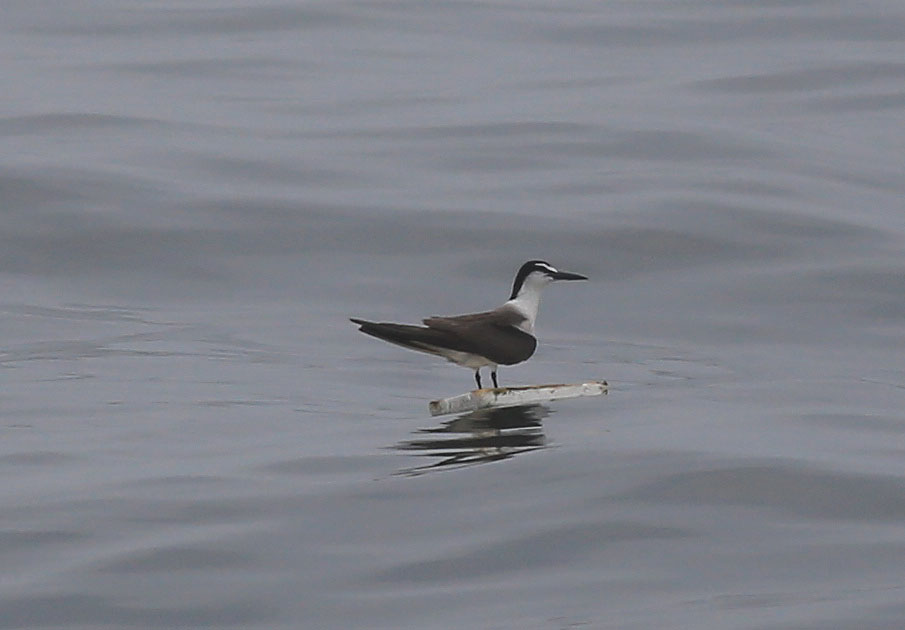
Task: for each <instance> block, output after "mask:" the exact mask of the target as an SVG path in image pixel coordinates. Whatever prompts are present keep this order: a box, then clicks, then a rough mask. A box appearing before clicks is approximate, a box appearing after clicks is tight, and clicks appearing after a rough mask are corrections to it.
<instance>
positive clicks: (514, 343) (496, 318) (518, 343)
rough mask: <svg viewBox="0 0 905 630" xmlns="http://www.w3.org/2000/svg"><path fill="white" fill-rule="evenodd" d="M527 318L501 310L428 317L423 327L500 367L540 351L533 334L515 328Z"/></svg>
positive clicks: (510, 309)
mask: <svg viewBox="0 0 905 630" xmlns="http://www.w3.org/2000/svg"><path fill="white" fill-rule="evenodd" d="M523 321H525V316H524V315H522V314H521V313H519V312H518V311H516V310H515V309H512V308H506V307H503V308H498V309H496V310H493V311H487V312H486V313H474V314H472V315H458V316H454V317H428V318H427V319H425V320H424V325H425V326H427V327H428V328H429V329H430V330H434V331H438V332H443V333H446V334H450V335H453V336H455V338H456V339H457V340H458V343H457V344H456V345H458V346H459V347H460V348H462V349H465V351H466V352H470V353H472V354H477V355H480V356H482V357H487V358H488V359H490V360H491V361H493V362H494V363H498V364H500V365H512V364H514V363H521V362H522V361H525V360H527V359H528V358H529V357H530V356H531V355H532V354H534V350H535V348H537V340H536V339H535V338H534V336H533V335H529V334H528V333H526V332H525V331H523V330H521V329H519V328H516V326H517V325H518V324H520V323H522V322H523Z"/></svg>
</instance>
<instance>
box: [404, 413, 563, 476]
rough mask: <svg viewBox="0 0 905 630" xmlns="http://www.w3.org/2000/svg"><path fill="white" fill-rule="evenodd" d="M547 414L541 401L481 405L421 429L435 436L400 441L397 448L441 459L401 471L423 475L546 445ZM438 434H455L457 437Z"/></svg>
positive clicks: (497, 458)
mask: <svg viewBox="0 0 905 630" xmlns="http://www.w3.org/2000/svg"><path fill="white" fill-rule="evenodd" d="M548 415H550V408H549V407H547V406H545V405H539V404H532V405H519V406H516V407H497V408H492V409H478V410H477V411H471V412H469V413H466V414H462V415H461V416H458V417H457V418H455V419H453V420H449V421H447V422H444V423H443V424H441V425H440V426H439V427H434V428H430V429H419V431H418V433H428V434H431V436H432V437H431V438H429V439H422V440H409V441H405V442H400V443H399V444H397V445H396V447H395V448H397V449H399V450H400V451H416V452H417V453H418V455H423V456H427V457H431V458H440V459H439V460H438V461H434V462H433V463H431V464H425V465H423V466H415V467H413V468H406V469H403V470H401V471H399V473H398V474H400V475H420V474H423V473H426V472H430V471H432V470H449V469H450V468H461V467H464V466H472V465H475V464H483V463H487V462H495V461H499V460H502V459H509V458H510V457H514V456H515V455H519V454H521V453H527V452H529V451H535V450H537V449H540V448H543V447H544V446H545V445H546V442H547V438H546V436H545V435H544V430H543V425H542V424H541V420H542V419H543V418H546V417H547V416H548ZM438 434H455V437H446V436H442V437H441V436H440V435H438ZM434 436H436V437H434Z"/></svg>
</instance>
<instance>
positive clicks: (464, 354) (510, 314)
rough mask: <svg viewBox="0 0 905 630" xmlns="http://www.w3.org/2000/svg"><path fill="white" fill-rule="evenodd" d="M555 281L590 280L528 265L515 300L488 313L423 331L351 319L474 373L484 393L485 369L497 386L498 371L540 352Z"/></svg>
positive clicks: (444, 320)
mask: <svg viewBox="0 0 905 630" xmlns="http://www.w3.org/2000/svg"><path fill="white" fill-rule="evenodd" d="M554 280H587V277H586V276H583V275H581V274H578V273H571V272H568V271H559V270H558V269H556V268H555V267H554V266H553V265H551V264H550V263H548V262H545V261H543V260H529V261H528V262H526V263H525V264H524V265H522V266H521V268H520V269H519V270H518V273H517V274H516V275H515V282H513V283H512V295H510V296H509V300H508V301H506V303H504V304H503V305H502V306H500V307H498V308H495V309H493V310H492V311H486V312H484V313H472V314H469V315H454V316H452V317H428V318H427V319H425V320H423V323H424V326H411V325H408V324H391V323H388V322H369V321H366V320H363V319H356V318H354V317H353V318H352V321H353V322H354V323H356V324H358V325H359V330H360V331H361V332H363V333H365V334H368V335H371V336H373V337H377V338H378V339H383V340H384V341H389V342H390V343H394V344H396V345H399V346H402V347H403V348H409V349H410V350H417V351H419V352H426V353H428V354H434V355H437V356H440V357H443V358H445V359H446V360H448V361H451V362H453V363H455V364H457V365H461V366H464V367H467V368H470V369H472V370H474V371H475V373H474V378H475V382H477V384H478V389H480V388H481V368H482V367H489V368H490V377H491V378H492V379H493V386H494V387H499V383H497V375H496V373H497V366H499V365H514V364H516V363H521V362H522V361H526V360H527V359H528V358H529V357H530V356H531V355H532V354H534V349H535V348H536V347H537V339H536V338H535V337H534V320H535V319H536V318H537V308H538V306H539V304H540V292H541V289H543V288H544V287H545V286H547V285H548V284H549V283H550V282H552V281H554Z"/></svg>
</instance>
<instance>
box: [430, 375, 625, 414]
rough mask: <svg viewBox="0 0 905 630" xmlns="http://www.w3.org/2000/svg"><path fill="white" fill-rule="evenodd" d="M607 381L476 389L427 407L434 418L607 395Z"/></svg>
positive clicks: (443, 399)
mask: <svg viewBox="0 0 905 630" xmlns="http://www.w3.org/2000/svg"><path fill="white" fill-rule="evenodd" d="M607 390H608V385H607V382H606V381H588V382H586V383H576V384H574V385H531V386H528V387H499V388H484V389H476V390H473V391H470V392H468V393H467V394H460V395H458V396H453V397H451V398H441V399H440V400H432V401H431V402H430V403H429V404H428V408H429V409H430V412H431V415H432V416H443V415H446V414H449V413H464V412H466V411H475V410H476V409H484V408H486V407H512V406H514V405H527V404H531V403H538V402H548V401H551V400H562V399H563V398H578V397H579V396H600V395H601V394H605V393H607Z"/></svg>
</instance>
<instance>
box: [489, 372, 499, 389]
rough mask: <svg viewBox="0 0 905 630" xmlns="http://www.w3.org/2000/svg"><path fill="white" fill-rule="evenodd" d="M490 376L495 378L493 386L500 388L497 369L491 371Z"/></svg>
mask: <svg viewBox="0 0 905 630" xmlns="http://www.w3.org/2000/svg"><path fill="white" fill-rule="evenodd" d="M490 378H492V379H493V386H494V387H496V388H497V389H499V387H500V384H499V383H497V382H496V370H494V371H493V372H491V373H490Z"/></svg>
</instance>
